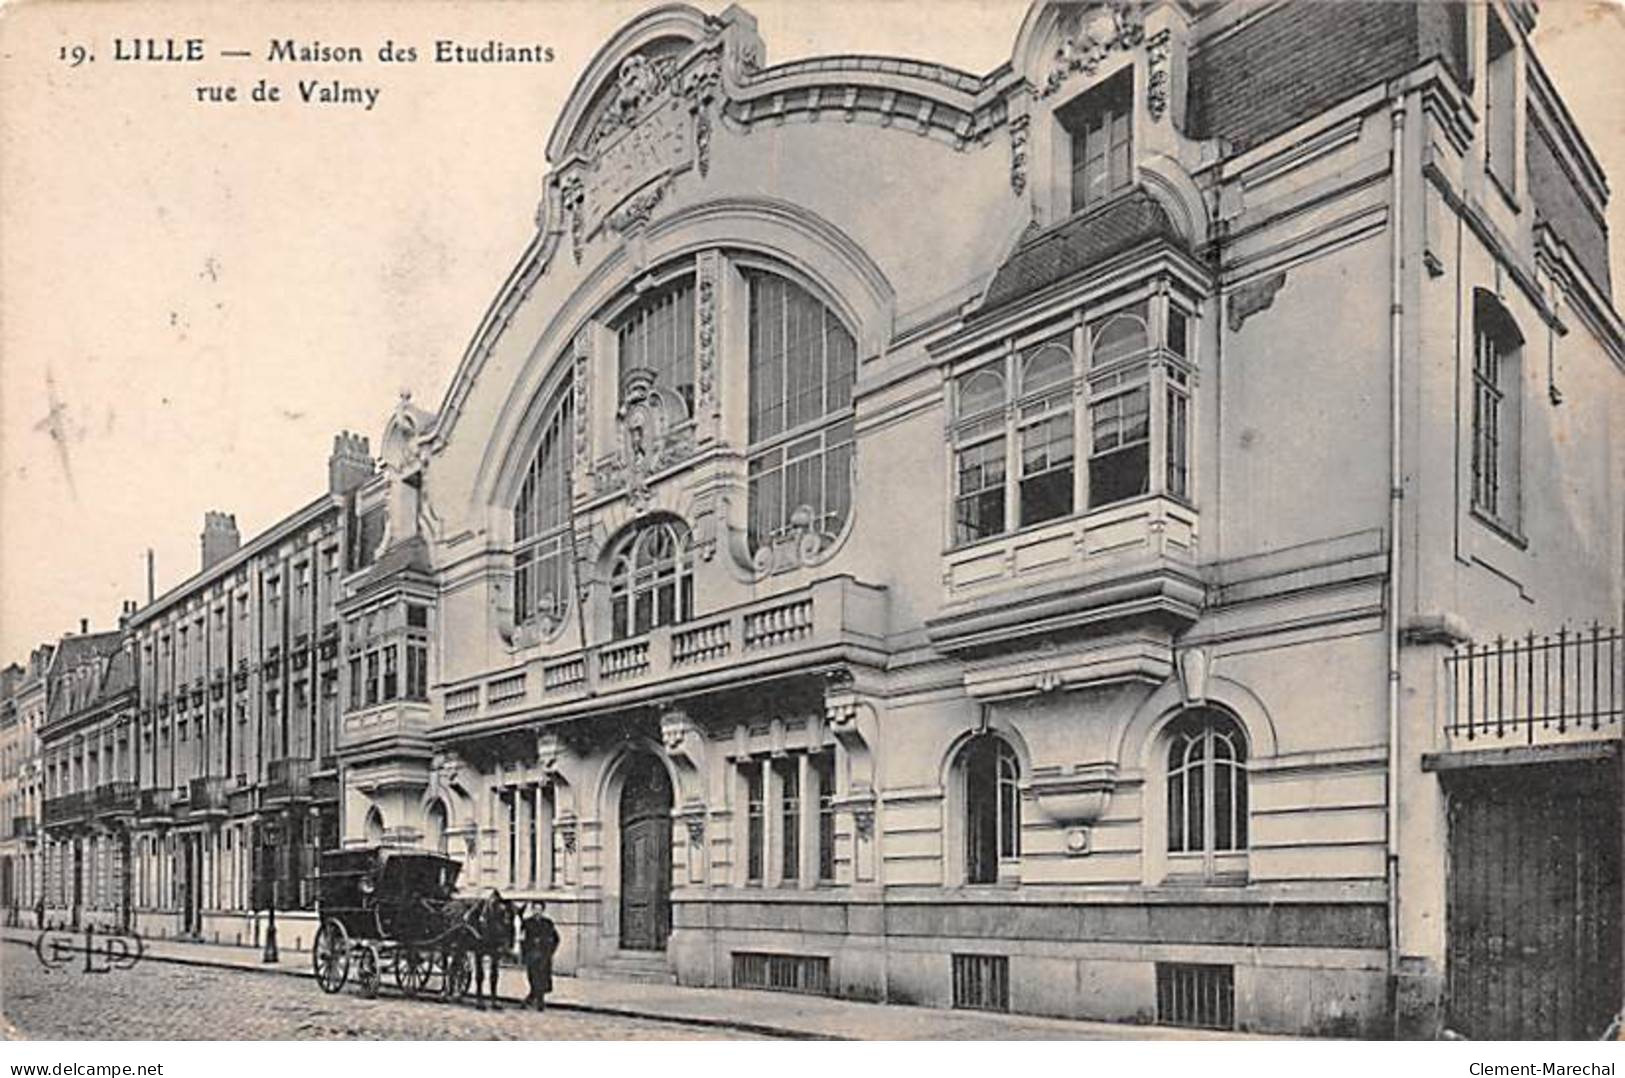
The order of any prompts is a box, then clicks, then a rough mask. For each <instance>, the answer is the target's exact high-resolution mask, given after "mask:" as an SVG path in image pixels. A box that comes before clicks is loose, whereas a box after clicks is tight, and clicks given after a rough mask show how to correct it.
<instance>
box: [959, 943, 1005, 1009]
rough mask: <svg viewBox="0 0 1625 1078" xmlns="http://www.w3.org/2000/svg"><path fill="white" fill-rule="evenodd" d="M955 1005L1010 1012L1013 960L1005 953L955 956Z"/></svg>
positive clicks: (964, 1007)
mask: <svg viewBox="0 0 1625 1078" xmlns="http://www.w3.org/2000/svg"><path fill="white" fill-rule="evenodd" d="M954 1006H955V1007H956V1008H959V1009H960V1010H972V1011H1008V1010H1009V1009H1010V959H1008V958H1007V957H1005V956H1004V955H1002V954H956V955H954Z"/></svg>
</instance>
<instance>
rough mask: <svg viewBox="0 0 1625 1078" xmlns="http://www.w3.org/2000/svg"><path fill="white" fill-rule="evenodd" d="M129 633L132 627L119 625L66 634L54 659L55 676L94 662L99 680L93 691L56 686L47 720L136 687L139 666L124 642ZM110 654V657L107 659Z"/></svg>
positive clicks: (79, 710) (68, 713)
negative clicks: (94, 630)
mask: <svg viewBox="0 0 1625 1078" xmlns="http://www.w3.org/2000/svg"><path fill="white" fill-rule="evenodd" d="M128 635H129V633H128V630H124V629H118V630H114V631H112V632H105V633H86V634H84V635H82V636H64V637H63V638H62V643H61V644H59V645H58V646H57V649H56V655H55V656H54V658H53V660H52V663H51V677H52V679H53V680H54V679H55V678H58V677H61V676H64V675H67V674H69V673H70V672H72V671H74V670H77V669H78V668H79V667H81V666H83V665H85V664H87V663H91V664H94V665H95V670H96V678H95V684H94V687H93V688H92V689H91V691H90V693H89V695H81V694H80V693H78V692H75V691H73V689H72V688H66V687H64V690H57V689H53V690H52V692H51V694H50V710H49V711H48V712H47V713H46V720H45V721H46V723H47V724H50V723H52V722H54V721H56V720H58V719H62V718H65V717H66V716H68V715H73V714H77V713H79V712H81V711H84V710H86V709H88V708H91V707H94V706H96V705H97V704H99V703H101V702H102V701H103V700H106V699H109V698H111V697H113V696H116V695H118V694H119V693H121V692H125V691H127V690H130V689H133V688H134V687H135V666H134V663H133V661H132V660H131V658H130V656H129V654H128V653H127V652H126V651H125V650H124V646H123V645H124V640H125V638H126V637H127V636H128ZM109 657H111V660H110V661H107V662H104V661H103V660H107V659H109Z"/></svg>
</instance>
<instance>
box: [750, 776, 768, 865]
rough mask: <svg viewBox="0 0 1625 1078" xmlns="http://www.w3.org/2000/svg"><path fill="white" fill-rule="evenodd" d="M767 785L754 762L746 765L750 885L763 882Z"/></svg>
mask: <svg viewBox="0 0 1625 1078" xmlns="http://www.w3.org/2000/svg"><path fill="white" fill-rule="evenodd" d="M765 786H766V784H765V783H764V782H763V781H762V768H761V765H760V764H757V763H755V762H753V761H746V763H745V879H746V880H747V881H748V882H750V883H760V882H761V881H762V861H763V852H764V850H765V849H766V846H767V815H766V812H767V802H766V799H765V796H764V795H765V793H766V789H765Z"/></svg>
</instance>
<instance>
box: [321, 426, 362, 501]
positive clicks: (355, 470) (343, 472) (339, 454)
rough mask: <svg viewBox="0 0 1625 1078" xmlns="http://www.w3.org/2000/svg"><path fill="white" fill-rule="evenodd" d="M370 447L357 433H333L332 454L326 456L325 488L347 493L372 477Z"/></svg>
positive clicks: (335, 492) (336, 492)
mask: <svg viewBox="0 0 1625 1078" xmlns="http://www.w3.org/2000/svg"><path fill="white" fill-rule="evenodd" d="M372 471H373V467H372V449H371V447H370V446H369V445H368V444H367V439H365V438H363V437H362V436H361V435H359V434H351V433H350V432H349V431H341V432H340V433H338V434H335V435H333V455H332V456H330V457H328V458H327V489H328V490H329V491H331V492H332V493H334V494H348V493H350V492H351V491H353V490H355V489H356V488H357V487H359V486H360V485H361V484H363V483H365V482H366V481H367V480H369V479H371V478H372Z"/></svg>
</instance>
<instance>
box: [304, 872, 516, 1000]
mask: <svg viewBox="0 0 1625 1078" xmlns="http://www.w3.org/2000/svg"><path fill="white" fill-rule="evenodd" d="M462 867H463V866H462V864H461V863H460V862H457V861H453V860H451V859H449V858H446V857H440V856H438V855H436V854H431V853H420V852H416V851H410V850H388V849H380V848H376V847H373V848H367V849H358V850H333V851H329V852H327V853H324V854H322V860H321V870H320V873H319V874H318V876H317V902H316V911H317V916H318V918H319V920H320V927H319V928H318V929H317V931H316V940H315V944H314V946H312V948H311V961H312V964H313V965H314V966H315V969H316V981H317V983H318V984H320V985H321V987H322V991H324V992H337V991H338V990H339V989H341V988H343V987H344V985H345V984H346V982H347V981H348V980H349V978H350V974H351V970H352V967H353V969H354V972H355V979H356V983H357V984H359V985H360V986H361V990H362V992H363V993H365V994H366V995H367V996H373V995H376V994H377V992H378V987H379V984H380V983H381V982H382V980H383V977H384V974H385V972H386V971H387V972H392V973H393V974H394V977H395V983H396V985H398V986H399V987H400V990H401V991H402V992H404V993H405V994H406V995H408V996H416V995H419V994H421V993H424V992H426V991H429V990H430V985H431V984H437V985H438V992H439V994H440V995H441V996H442V997H443V998H445V999H451V1000H456V999H461V998H462V997H463V996H464V995H466V994H467V992H468V989H469V982H470V979H471V978H472V977H474V976H477V972H476V969H475V962H476V961H477V960H478V959H479V958H480V957H481V956H482V954H491V955H492V956H493V958H494V954H495V951H496V948H499V947H501V946H503V945H504V943H505V941H504V940H500V939H497V938H495V937H498V936H503V935H507V933H506V932H505V931H502V930H501V928H500V917H501V916H511V913H510V912H509V911H508V909H507V904H506V903H502V904H501V905H502V907H503V908H502V909H501V910H497V909H492V908H489V907H490V906H491V900H489V899H467V898H457V897H455V892H456V888H457V876H458V873H459V872H461V871H462ZM497 901H498V902H500V899H498V900H497ZM493 926H497V927H495V928H493ZM510 938H511V937H510Z"/></svg>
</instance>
